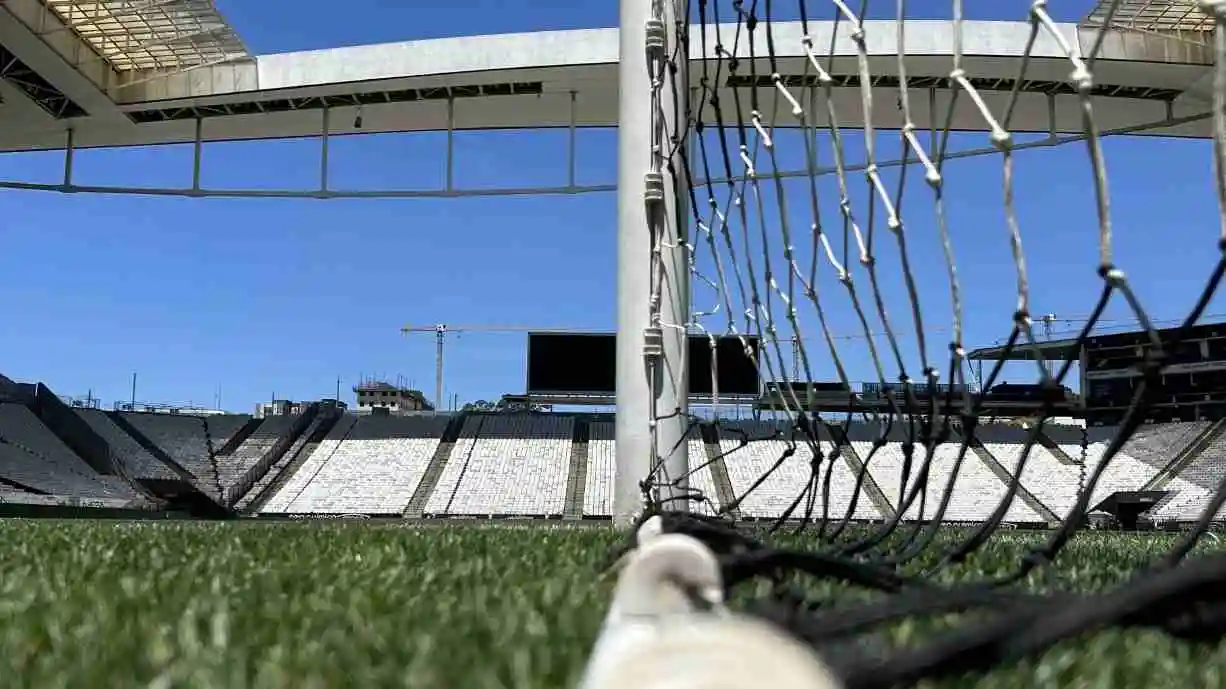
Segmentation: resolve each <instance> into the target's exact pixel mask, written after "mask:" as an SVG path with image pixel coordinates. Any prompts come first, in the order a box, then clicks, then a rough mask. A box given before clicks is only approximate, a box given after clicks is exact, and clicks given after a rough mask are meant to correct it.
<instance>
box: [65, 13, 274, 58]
mask: <svg viewBox="0 0 1226 689" xmlns="http://www.w3.org/2000/svg"><path fill="white" fill-rule="evenodd" d="M42 2H43V4H45V5H46V6H47V7H48V8H49V9H51V11H53V12H55V14H56V15H57V16H59V18H60V20H61V21H62V22H64V24H65V26H67V27H68V28H69V29H71V30H72V31H74V32H75V33H76V34H77V35H78V36H80V37H81V38H82V39H83V40H85V41H86V42H87V43H89V45H90V47H92V48H93V49H94V50H95V51H97V53H98V54H99V55H101V56H102V58H103V59H104V60H106V61H107V62H108V63H110V65H111V67H113V68H114V69H115V70H116V71H120V72H131V71H150V70H156V71H159V72H161V71H170V72H175V71H183V70H185V69H192V68H196V67H203V66H206V65H217V64H222V63H224V62H232V61H235V60H242V59H246V58H249V57H251V54H250V53H249V52H247V47H246V46H245V45H243V41H242V39H240V38H239V37H238V34H237V33H235V31H234V29H233V28H232V27H231V26H230V25H229V24H228V23H226V20H225V19H224V18H223V17H222V16H221V13H220V12H219V11H218V10H217V7H216V6H215V5H214V4H213V0H94V1H90V0H42Z"/></svg>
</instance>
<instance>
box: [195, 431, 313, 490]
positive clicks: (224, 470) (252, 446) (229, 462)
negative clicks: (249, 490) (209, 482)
mask: <svg viewBox="0 0 1226 689" xmlns="http://www.w3.org/2000/svg"><path fill="white" fill-rule="evenodd" d="M227 417H229V415H227ZM250 418H251V417H249V416H245V415H244V416H234V417H229V418H228V419H227V418H226V417H213V418H210V419H208V422H209V431H210V433H215V435H213V437H212V440H213V446H214V447H215V448H221V447H223V446H224V445H226V443H227V441H228V439H229V437H230V436H232V435H234V434H235V433H238V432H239V431H240V430H241V429H242V428H243V427H244V426H246V425H247V421H248V420H249V419H250ZM223 419H226V420H224V421H223ZM294 420H295V417H293V416H270V417H268V418H266V419H264V420H263V421H261V422H260V425H259V426H257V427H256V429H255V431H254V432H252V433H251V435H249V436H248V437H247V439H246V440H244V441H243V442H242V444H241V445H239V446H238V447H237V448H235V450H234V452H232V453H230V454H217V455H215V458H216V462H217V480H218V481H219V482H220V483H221V485H222V488H223V489H229V488H233V487H234V486H236V485H238V484H239V482H240V481H242V479H243V478H244V477H245V476H246V475H247V472H249V471H250V470H251V468H252V467H254V466H255V465H256V463H257V462H259V461H260V459H261V458H262V457H263V456H264V455H265V454H267V453H268V451H269V450H271V449H272V447H273V446H274V445H276V444H277V441H278V440H280V439H281V438H282V437H283V436H284V435H286V434H287V433H289V432H290V429H291V428H293V426H294ZM223 433H224V435H223Z"/></svg>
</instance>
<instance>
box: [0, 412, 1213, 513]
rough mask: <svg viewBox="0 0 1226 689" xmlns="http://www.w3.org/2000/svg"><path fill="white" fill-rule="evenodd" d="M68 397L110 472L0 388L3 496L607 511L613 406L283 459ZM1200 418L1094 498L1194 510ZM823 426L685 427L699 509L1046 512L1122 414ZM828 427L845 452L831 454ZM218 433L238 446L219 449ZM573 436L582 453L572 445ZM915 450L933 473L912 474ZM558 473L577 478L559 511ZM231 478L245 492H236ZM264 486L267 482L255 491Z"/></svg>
mask: <svg viewBox="0 0 1226 689" xmlns="http://www.w3.org/2000/svg"><path fill="white" fill-rule="evenodd" d="M78 412H79V413H80V414H81V416H82V417H83V418H84V419H85V420H86V421H87V422H88V423H89V424H90V426H91V427H92V428H93V429H94V430H95V431H96V432H98V434H99V435H100V436H102V437H103V438H104V439H105V440H106V441H107V443H108V444H109V445H110V447H111V451H112V456H113V457H114V458H115V459H116V460H117V462H118V463H119V464H121V465H122V468H123V471H122V472H120V474H121V476H103V475H100V474H98V473H97V472H95V471H94V469H93V468H91V467H90V466H89V465H88V464H86V463H85V462H84V461H83V460H81V459H80V458H78V457H77V456H76V455H74V454H73V452H72V451H71V450H70V449H68V447H67V446H66V445H65V444H64V443H63V442H61V441H60V440H59V439H58V438H57V437H56V436H55V434H54V433H52V432H50V430H49V429H47V428H46V427H44V426H43V425H42V424H41V422H40V421H39V419H38V418H37V417H36V416H35V415H34V414H33V413H32V412H30V411H29V409H27V408H26V407H24V406H22V405H20V404H13V403H6V404H0V479H2V481H0V490H3V493H0V501H6V502H21V501H23V500H25V501H27V502H31V503H39V502H42V503H45V502H47V501H48V500H54V499H56V498H57V497H58V498H66V499H67V498H75V499H81V498H94V499H110V500H138V499H140V498H141V490H140V486H139V485H138V484H136V483H135V481H144V480H149V479H154V480H182V481H187V482H189V483H191V484H192V485H194V486H195V487H196V488H197V489H198V490H199V491H201V492H203V493H205V494H207V495H210V496H213V497H214V498H217V497H219V496H226V500H228V501H229V502H230V503H231V504H233V503H238V504H239V505H240V506H243V507H245V506H247V505H248V504H250V506H251V511H254V512H258V513H261V514H268V515H275V514H287V515H310V514H349V513H359V514H377V515H399V514H406V513H408V512H410V511H411V510H410V508H409V506H410V503H414V504H417V505H418V507H419V512H420V513H421V514H423V515H426V516H476V517H511V516H523V517H528V516H532V517H555V518H557V517H561V516H562V515H563V514H564V513H569V514H582V515H584V516H586V517H603V516H608V515H610V514H611V512H612V506H613V505H612V498H613V475H614V471H615V466H616V457H615V449H614V440H613V435H614V424H613V423H612V421H610V420H608V417H604V418H599V417H596V418H595V420H593V417H590V416H578V415H566V414H521V415H495V414H469V415H466V416H464V417H463V418H462V419H459V420H453V418H452V417H450V416H437V417H435V416H421V417H380V416H361V417H353V416H343V417H341V418H340V419H339V420H332V421H330V422H329V423H328V428H330V429H331V430H330V431H328V432H327V434H326V435H325V434H324V431H325V430H327V429H326V428H320V426H321V422H314V423H312V424H311V425H310V429H317V428H318V429H319V436H318V437H317V438H315V439H314V440H315V441H317V442H313V443H306V440H307V438H306V437H305V436H303V437H302V438H300V439H298V442H296V443H294V444H293V448H294V450H293V454H295V455H297V454H298V453H299V451H301V458H300V459H297V460H296V461H292V462H291V461H290V459H291V457H290V456H289V455H287V456H286V457H284V458H276V457H270V456H269V454H270V452H272V451H273V449H274V448H275V447H278V442H279V441H281V440H282V439H285V438H286V437H287V435H290V434H292V433H293V432H294V423H293V421H292V419H291V417H274V418H269V419H265V420H263V421H262V422H261V421H253V420H252V419H251V417H249V416H245V415H224V416H214V417H193V416H171V415H160V414H143V413H122V414H116V413H104V412H100V411H97V410H78ZM581 425H582V426H584V427H583V428H582V430H583V431H584V432H583V433H580V432H579V431H580V426H581ZM1211 425H1212V424H1210V423H1209V422H1197V423H1170V424H1160V425H1151V426H1143V427H1142V428H1141V429H1139V430H1138V432H1137V433H1136V434H1135V435H1134V436H1133V438H1131V439H1130V440H1129V442H1128V443H1126V444H1125V445H1124V447H1123V449H1122V450H1121V452H1120V453H1119V454H1117V455H1116V457H1115V458H1114V459H1113V460H1112V461H1111V462H1110V463H1109V464H1108V465H1107V466H1106V467H1105V468H1104V469H1103V471H1102V475H1101V477H1100V479H1099V482H1098V485H1097V487H1096V489H1095V491H1094V494H1093V495H1092V497H1091V506H1093V505H1096V504H1098V503H1100V502H1102V501H1103V500H1105V499H1106V498H1108V497H1110V496H1112V495H1114V494H1118V493H1121V492H1127V491H1140V490H1142V489H1147V490H1154V489H1160V490H1162V491H1164V494H1165V496H1166V497H1165V498H1163V499H1162V500H1161V501H1160V502H1159V503H1158V504H1157V505H1156V506H1155V507H1154V508H1153V509H1151V510H1150V512H1149V515H1150V517H1151V518H1152V519H1154V520H1156V521H1188V520H1192V519H1195V518H1196V517H1197V516H1199V513H1200V508H1201V507H1202V506H1203V505H1204V504H1205V503H1206V501H1207V499H1208V497H1209V495H1210V494H1211V493H1212V491H1213V490H1215V489H1216V487H1217V485H1218V484H1219V483H1220V482H1221V481H1222V480H1223V479H1224V478H1226V463H1223V462H1222V461H1221V460H1222V458H1223V456H1224V454H1226V435H1224V434H1222V433H1221V432H1220V429H1217V431H1218V432H1217V435H1213V437H1212V440H1211V441H1208V442H1206V443H1205V444H1204V447H1203V448H1199V449H1200V451H1199V452H1188V453H1186V454H1187V455H1188V457H1187V461H1185V462H1184V463H1183V464H1181V465H1180V466H1179V467H1178V471H1175V472H1168V470H1167V467H1168V466H1169V465H1171V464H1172V460H1174V459H1176V458H1179V457H1182V456H1183V453H1185V450H1187V449H1188V448H1190V447H1192V446H1193V445H1195V444H1196V442H1197V441H1198V439H1203V438H1207V437H1209V436H1210V435H1212V434H1208V433H1207V431H1209V430H1210V428H1211ZM1215 428H1216V427H1215ZM299 430H301V429H299ZM821 430H822V435H821V437H820V438H819V440H818V442H816V443H813V444H810V443H808V442H802V441H801V439H799V438H794V437H790V432H789V431H788V429H787V428H786V427H783V426H779V425H777V424H775V423H774V422H769V421H735V422H722V423H721V424H720V425H719V429H718V432H715V431H712V430H711V429H708V431H709V432H708V433H707V435H706V436H705V438H704V434H703V431H702V430H701V429H699V428H695V429H694V430H693V431H692V433H691V434H690V436H689V437H688V438H687V445H688V451H689V455H690V458H691V464H692V466H695V467H697V469H696V470H695V471H694V472H693V475H692V476H691V477H690V483H691V487H692V488H693V489H694V490H695V491H696V492H698V493H700V494H701V495H702V496H703V500H702V501H700V502H695V503H694V509H696V510H699V511H703V512H708V513H709V512H711V511H713V510H714V509H715V508H717V507H721V506H726V505H727V504H728V502H729V501H730V500H736V505H735V507H736V512H737V513H738V514H739V515H740V516H742V517H751V518H773V517H777V516H779V515H781V514H783V513H785V512H788V511H789V510H793V512H792V513H793V514H794V515H797V516H799V515H800V514H802V513H804V512H805V510H807V509H812V510H814V513H815V514H821V513H823V512H825V513H827V514H829V515H831V516H838V517H841V516H843V515H844V514H848V513H850V514H851V516H852V517H853V518H855V519H859V520H874V519H882V518H885V517H886V516H888V515H890V514H892V513H893V510H894V509H895V508H896V507H897V506H899V505H900V504H901V503H902V501H903V500H904V499H905V498H906V497H908V496H909V495H912V494H913V495H914V499H913V500H912V502H911V505H910V507H909V509H908V510H907V511H906V513H905V517H906V518H908V519H917V518H922V519H932V518H934V517H935V516H936V515H938V514H941V515H943V518H944V519H947V520H952V521H968V522H973V521H980V520H983V519H985V518H987V516H988V515H990V514H991V513H992V512H993V511H994V510H995V509H996V508H997V506H998V505H999V504H1000V503H1001V500H1002V499H1003V497H1004V496H1005V494H1006V491H1007V489H1008V482H1009V481H1010V480H1011V476H1012V472H1014V471H1016V470H1017V469H1018V467H1019V466H1020V467H1021V477H1022V480H1021V485H1022V489H1021V490H1020V491H1019V496H1018V498H1017V499H1015V500H1014V501H1013V502H1012V503H1011V504H1010V506H1009V509H1008V511H1007V512H1006V514H1005V519H1006V521H1010V522H1016V523H1047V522H1051V521H1053V520H1056V519H1059V518H1062V517H1063V516H1064V515H1065V514H1066V513H1067V512H1068V511H1069V510H1070V509H1071V508H1072V507H1073V505H1074V503H1075V501H1076V500H1077V498H1078V495H1079V494H1080V492H1081V491H1082V488H1083V487H1084V486H1085V485H1086V483H1087V481H1088V479H1089V478H1090V476H1092V475H1093V474H1094V473H1095V472H1096V471H1098V469H1099V465H1100V464H1101V460H1102V457H1103V454H1104V452H1105V451H1106V449H1107V446H1108V444H1109V442H1110V441H1111V438H1112V437H1113V434H1114V431H1115V429H1112V428H1090V429H1084V428H1081V427H1077V426H1075V425H1072V424H1055V425H1048V426H1046V427H1045V428H1044V430H1043V434H1042V435H1041V436H1040V437H1041V439H1042V442H1038V443H1034V444H1033V445H1032V446H1031V448H1030V451H1029V452H1028V453H1026V456H1025V462H1024V464H1021V463H1020V462H1021V460H1022V456H1023V448H1024V447H1026V441H1027V438H1028V436H1029V435H1030V431H1029V430H1028V429H1026V428H1022V427H1017V426H1010V425H1005V424H986V425H984V426H981V427H980V428H979V429H977V432H976V433H975V438H974V440H973V442H971V443H969V444H968V445H967V447H966V449H965V450H964V449H963V447H962V442H961V438H959V437H957V436H956V435H955V436H954V437H952V438H951V439H950V441H949V442H947V443H944V444H941V445H938V446H936V447H935V448H933V450H932V459H931V462H927V463H926V462H925V457H926V454H927V450H926V449H925V448H924V447H923V446H922V444H915V445H911V444H909V443H907V442H906V441H907V438H908V437H909V436H910V435H911V431H910V429H909V428H907V426H906V424H905V423H902V422H900V423H896V424H894V425H893V426H891V427H890V428H889V430H888V433H886V434H885V435H884V437H882V429H880V428H878V427H876V426H875V425H873V424H870V423H866V422H856V423H851V424H849V425H847V426H846V427H845V428H844V427H843V426H842V425H841V424H838V423H832V424H828V425H827V426H826V427H823V428H822V429H821ZM244 435H245V437H244ZM577 438H581V439H582V440H576V439H577ZM288 444H289V440H286V442H285V443H282V444H281V445H282V446H285V445H288ZM836 445H837V446H838V447H839V452H838V453H837V454H838V456H837V457H832V455H833V454H834V453H833V450H834V449H835V447H836ZM227 446H232V447H230V449H229V450H227V451H225V452H222V451H221V448H223V447H227ZM304 446H305V449H304ZM789 448H791V451H790V452H789ZM908 448H910V457H908ZM580 449H582V450H585V451H586V452H585V453H584V456H585V457H586V462H579V461H577V460H576V457H578V456H579V454H580V453H579V450H580ZM277 452H280V450H278V451H277ZM278 459H279V461H274V460H278ZM261 462H262V463H261ZM925 466H926V471H927V475H926V476H923V477H921V476H920V474H919V472H920V470H921V468H924V467H925ZM269 467H271V468H269ZM577 467H578V468H577ZM815 467H816V481H815V486H816V487H815V492H814V496H815V497H814V498H813V499H812V500H799V501H798V497H799V496H800V495H801V493H802V491H803V490H804V489H805V487H806V486H807V485H809V484H810V482H811V481H814V476H815V473H814V468H815ZM584 470H585V471H584ZM253 472H261V474H262V475H260V476H255V475H253ZM264 472H266V473H264ZM280 472H284V475H280ZM577 472H582V473H577ZM1164 472H1167V473H1169V475H1167V473H1164ZM572 474H573V475H572ZM123 477H127V478H129V479H133V480H134V481H133V482H132V483H129V482H126V481H125V479H124V478H123ZM921 478H922V479H923V480H922V486H923V488H924V490H922V491H921V490H918V488H917V485H920V483H921ZM274 479H275V480H274ZM568 481H571V482H573V484H574V485H576V486H579V487H580V488H581V489H580V490H578V491H577V493H578V496H579V497H578V501H577V502H576V503H575V507H573V508H571V509H570V510H569V511H568V509H567V508H568V506H567V500H568V497H567V485H568ZM1159 484H1160V485H1159ZM236 491H237V493H236ZM242 492H250V493H251V495H250V496H248V498H247V499H246V500H240V499H239V498H242V495H241V493H242ZM257 494H258V495H260V496H262V497H261V498H260V499H258V500H255V499H254V498H255V496H256V495H257ZM853 497H854V500H853ZM580 505H581V507H580Z"/></svg>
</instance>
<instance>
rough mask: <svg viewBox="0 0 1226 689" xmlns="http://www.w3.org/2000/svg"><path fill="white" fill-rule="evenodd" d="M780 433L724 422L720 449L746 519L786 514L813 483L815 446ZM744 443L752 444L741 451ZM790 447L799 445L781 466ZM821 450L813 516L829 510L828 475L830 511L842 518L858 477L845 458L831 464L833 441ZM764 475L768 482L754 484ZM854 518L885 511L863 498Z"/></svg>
mask: <svg viewBox="0 0 1226 689" xmlns="http://www.w3.org/2000/svg"><path fill="white" fill-rule="evenodd" d="M780 431H781V427H780V426H778V425H777V424H776V423H774V422H769V421H737V422H723V423H721V435H720V451H721V452H722V453H723V456H724V465H725V466H726V467H727V468H728V479H729V480H730V481H731V482H732V492H733V494H735V495H736V497H737V498H738V499H739V500H740V503H739V510H740V513H741V515H742V516H744V517H755V518H772V517H778V516H780V515H782V514H783V513H784V512H785V511H786V510H787V509H788V507H790V506H791V505H792V503H793V502H795V500H796V498H797V496H799V495H800V494H801V492H802V491H804V489H805V487H806V486H808V485H809V483H810V481H811V478H812V474H813V470H812V459H813V450H812V448H811V447H810V446H809V445H808V443H806V442H801V441H799V439H797V441H796V442H792V439H791V437H790V435H787V434H784V435H780ZM742 441H748V444H747V445H745V446H744V447H741V444H742ZM790 444H791V445H793V446H794V447H795V453H794V454H793V455H792V456H791V457H788V458H787V459H786V460H784V461H783V462H782V463H779V460H780V458H782V457H783V455H784V453H785V451H786V450H787V449H788V447H789V445H790ZM820 449H821V451H822V455H823V457H824V460H823V461H822V462H821V464H820V465H819V467H820V468H819V471H820V472H821V473H820V474H819V476H818V490H817V495H816V501H815V502H814V505H815V508H814V512H813V514H814V515H816V516H819V517H820V516H821V515H822V514H823V512H824V511H827V510H826V508H824V507H823V505H822V497H823V496H822V494H823V492H824V488H823V485H824V483H825V480H826V479H825V475H826V473H827V472H830V506H829V508H828V513H829V514H830V516H831V517H835V518H839V519H841V518H842V517H843V516H844V515H845V514H846V511H847V508H848V506H849V505H850V504H851V496H852V492H853V490H854V488H855V485H856V476H855V474H854V473H852V471H851V469H850V467H849V466H848V465H847V462H846V461H845V460H844V459H843V458H839V459H838V460H837V461H834V462H831V461H830V459H829V458H830V453H831V452H832V451H833V450H834V447H833V446H832V445H831V444H830V443H828V442H826V443H821V444H820ZM777 464H778V466H776V465H777ZM832 467H833V468H832ZM763 476H765V477H766V478H765V479H764V480H762V482H761V484H759V485H758V486H757V487H756V488H754V484H755V483H756V482H757V481H758V480H759V479H760V478H762V477H763ZM751 489H752V490H751ZM804 510H805V505H804V504H802V505H801V506H800V507H799V508H798V511H796V512H793V515H794V516H796V517H801V516H803V514H804ZM852 518H853V519H880V518H881V513H880V512H878V511H877V509H876V508H875V507H874V506H873V504H872V501H871V500H869V499H868V497H867V496H866V495H864V494H861V495H860V498H859V500H857V501H856V508H855V513H854V514H853V515H852Z"/></svg>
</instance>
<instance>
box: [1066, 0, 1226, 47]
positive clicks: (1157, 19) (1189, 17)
mask: <svg viewBox="0 0 1226 689" xmlns="http://www.w3.org/2000/svg"><path fill="white" fill-rule="evenodd" d="M1115 4H1118V7H1117V8H1116V11H1115V15H1114V16H1113V17H1111V22H1110V23H1111V26H1114V27H1116V28H1119V29H1126V30H1130V31H1140V32H1143V33H1160V34H1164V35H1170V34H1171V33H1174V34H1177V35H1178V37H1180V38H1184V39H1189V40H1194V41H1197V42H1200V43H1206V44H1207V43H1208V42H1209V41H1210V39H1211V38H1212V36H1213V26H1214V22H1213V19H1212V17H1210V16H1209V14H1208V13H1207V12H1203V11H1201V9H1200V8H1199V7H1198V6H1197V2H1196V1H1195V0H1098V2H1097V4H1095V6H1094V9H1092V10H1091V11H1090V13H1089V15H1087V16H1086V18H1085V22H1084V23H1086V24H1089V25H1091V26H1102V25H1103V24H1104V23H1106V20H1107V13H1108V12H1109V11H1110V10H1111V6H1112V5H1115Z"/></svg>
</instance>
